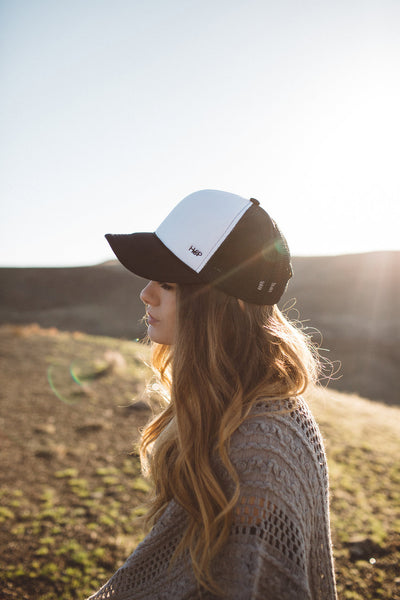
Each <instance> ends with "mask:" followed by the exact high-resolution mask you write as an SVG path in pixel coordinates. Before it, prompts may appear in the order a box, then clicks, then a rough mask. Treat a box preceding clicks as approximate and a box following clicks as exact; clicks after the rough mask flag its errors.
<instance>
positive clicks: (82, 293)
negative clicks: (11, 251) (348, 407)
mask: <svg viewBox="0 0 400 600" xmlns="http://www.w3.org/2000/svg"><path fill="white" fill-rule="evenodd" d="M293 262H294V277H293V280H292V281H291V282H290V284H289V287H288V290H287V292H286V294H285V295H284V297H283V299H282V302H281V306H285V305H287V306H288V305H291V304H292V303H293V298H295V299H296V310H290V311H289V316H290V317H293V318H296V317H297V314H298V315H299V318H300V319H301V320H304V321H305V324H306V325H309V326H311V327H315V328H316V329H317V330H319V332H320V333H321V335H322V347H323V348H327V349H328V350H329V353H326V352H323V355H324V356H327V357H328V358H329V359H330V360H332V361H340V362H341V365H342V368H341V371H340V378H339V379H337V380H335V381H333V382H332V385H333V386H334V387H335V388H337V389H340V390H343V391H348V392H357V393H360V394H361V395H363V396H366V397H368V398H376V399H379V400H381V401H384V402H386V403H388V404H400V394H399V389H400V385H399V384H400V370H399V364H400V320H399V318H398V304H399V300H398V299H399V298H400V252H376V253H367V254H355V255H346V256H325V257H297V258H296V257H295V258H294V260H293ZM144 284H145V281H144V280H143V279H141V278H139V277H135V276H134V275H132V274H131V273H129V272H128V271H127V270H126V269H124V268H123V267H122V266H120V265H119V264H118V263H117V262H109V263H105V264H103V265H97V266H93V267H79V268H65V269H54V268H48V269H44V268H41V269H0V323H19V324H27V323H38V324H39V325H41V326H42V327H52V326H54V327H57V328H58V329H62V330H66V331H83V332H86V333H92V334H96V335H109V336H114V337H121V338H125V339H135V338H139V337H141V336H142V335H143V333H144V327H143V325H142V324H141V323H140V318H141V317H142V315H143V306H142V303H141V302H140V300H139V298H138V295H139V291H140V290H141V289H142V287H143V286H144ZM297 311H298V312H297ZM320 337H321V336H320V335H319V334H318V333H317V334H316V335H315V339H316V340H317V341H319V340H320Z"/></svg>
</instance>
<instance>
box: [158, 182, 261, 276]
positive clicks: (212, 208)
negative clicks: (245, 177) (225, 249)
mask: <svg viewBox="0 0 400 600" xmlns="http://www.w3.org/2000/svg"><path fill="white" fill-rule="evenodd" d="M251 205H252V203H251V202H250V201H249V200H247V199H246V198H242V197H241V196H237V195H235V194H230V193H228V192H220V191H214V190H203V191H200V192H194V193H193V194H191V195H190V196H187V197H186V198H184V199H183V200H182V201H181V202H180V203H179V204H178V205H177V206H176V207H175V208H174V209H173V210H172V211H171V212H170V214H169V215H168V216H167V218H166V219H165V220H164V221H163V222H162V223H161V225H160V226H159V228H158V229H157V230H156V232H155V233H156V235H157V237H158V238H159V239H160V240H161V241H162V242H163V244H164V245H165V246H167V248H169V249H170V250H171V252H173V253H174V254H175V255H176V256H177V257H178V258H180V259H181V260H182V261H183V262H184V263H185V264H187V265H188V266H189V267H191V268H192V269H194V270H195V271H196V272H197V273H199V272H200V271H201V269H202V268H203V267H204V265H205V264H206V263H207V261H209V260H210V258H211V257H212V256H213V254H214V253H215V252H216V250H217V249H218V248H219V246H220V245H221V244H222V242H223V241H224V240H225V239H226V237H227V236H228V235H229V233H230V232H231V231H232V229H233V228H234V227H235V225H236V224H237V222H238V221H239V220H240V218H241V217H242V216H243V214H244V213H245V212H246V210H247V209H248V208H249V207H250V206H251Z"/></svg>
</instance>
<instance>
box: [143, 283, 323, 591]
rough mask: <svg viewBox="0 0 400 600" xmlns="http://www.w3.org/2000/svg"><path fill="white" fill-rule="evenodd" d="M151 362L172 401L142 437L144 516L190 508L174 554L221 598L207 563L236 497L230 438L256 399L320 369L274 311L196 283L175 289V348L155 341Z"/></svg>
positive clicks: (281, 395)
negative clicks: (146, 489)
mask: <svg viewBox="0 0 400 600" xmlns="http://www.w3.org/2000/svg"><path fill="white" fill-rule="evenodd" d="M152 363H153V368H154V370H155V371H156V373H157V375H158V377H159V380H160V382H161V384H162V385H163V387H164V389H166V390H167V394H168V395H169V402H168V404H167V406H166V408H165V409H164V410H163V412H161V414H159V415H158V416H157V417H156V418H155V419H154V420H153V421H152V422H151V423H150V424H149V425H148V426H147V427H146V429H145V430H144V432H143V434H142V440H141V459H142V464H143V466H144V469H145V472H147V473H148V474H149V475H150V476H151V478H152V479H153V482H154V489H155V492H154V496H153V498H152V500H151V504H150V509H149V514H148V520H149V523H150V524H154V523H155V522H156V521H157V520H158V518H159V517H160V516H161V515H162V513H163V512H164V510H165V508H166V506H167V504H168V502H169V501H170V500H171V499H172V498H174V499H175V501H176V502H177V503H178V504H179V505H180V506H182V507H183V508H184V509H185V511H186V513H187V517H188V520H187V528H186V530H185V533H184V536H183V538H182V540H181V542H180V544H179V546H178V548H177V550H176V552H175V555H174V557H175V558H176V557H177V556H178V555H179V554H180V553H181V552H183V551H185V550H188V551H189V554H190V558H191V562H192V566H193V570H194V573H195V576H196V578H197V580H198V582H199V584H201V585H202V586H204V587H205V588H207V589H208V590H210V591H212V592H214V593H216V594H219V593H220V592H221V590H219V588H218V586H217V585H216V583H215V581H214V579H213V576H212V572H211V565H212V561H213V558H214V557H215V556H216V555H217V554H218V553H219V552H220V551H221V549H222V548H223V545H224V543H225V541H226V540H227V537H228V535H229V530H230V526H231V523H232V517H233V511H234V507H235V504H236V503H237V501H238V498H239V493H240V486H239V479H238V476H237V473H236V471H235V469H234V467H233V465H232V463H231V461H230V459H229V454H228V452H229V440H230V438H231V436H232V434H233V433H234V432H235V430H236V429H237V428H238V427H239V425H240V424H241V423H242V422H243V421H244V419H246V417H247V416H248V414H249V411H250V409H251V407H252V405H253V404H254V403H255V402H256V400H257V399H260V398H263V399H264V400H268V399H271V400H273V399H274V400H276V399H286V398H295V397H296V396H298V395H299V394H302V393H303V392H304V391H305V389H306V387H307V386H308V384H309V383H310V382H311V381H312V380H314V379H315V377H316V375H317V369H318V363H317V360H316V357H315V354H314V352H313V350H312V347H311V344H310V341H309V339H308V338H307V336H305V335H304V333H302V331H301V330H299V329H298V328H297V327H295V326H294V325H292V324H291V323H289V321H288V320H287V319H286V318H285V317H284V316H283V314H282V313H281V312H280V310H279V309H278V308H277V306H258V305H254V304H248V303H245V302H239V301H238V300H237V299H236V298H233V297H231V296H228V295H226V294H225V293H224V292H221V291H219V290H217V289H215V288H211V287H201V288H200V287H199V286H193V285H182V286H178V287H177V317H176V331H175V343H174V344H173V345H172V346H164V345H159V344H154V345H153V355H152ZM216 453H217V454H218V455H219V458H220V459H221V460H222V462H223V464H224V465H225V467H226V469H227V470H228V472H229V474H230V476H231V478H232V481H233V483H234V493H233V494H232V495H230V496H227V495H226V493H225V492H224V490H223V489H222V487H221V484H220V482H219V481H218V477H217V476H216V474H215V470H214V468H213V464H215V461H213V456H215V454H216Z"/></svg>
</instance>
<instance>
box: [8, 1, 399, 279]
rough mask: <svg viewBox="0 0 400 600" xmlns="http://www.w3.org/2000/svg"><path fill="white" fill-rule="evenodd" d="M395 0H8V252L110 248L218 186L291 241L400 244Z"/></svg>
mask: <svg viewBox="0 0 400 600" xmlns="http://www.w3.org/2000/svg"><path fill="white" fill-rule="evenodd" d="M399 31H400V2H399V1H398V0H375V1H371V0H325V1H324V0H302V1H300V0H280V1H279V2H277V1H276V0H274V1H269V0H243V1H242V0H146V1H145V2H143V1H140V2H139V1H136V0H130V1H128V0H108V1H107V0H85V2H82V1H81V0H68V2H65V1H64V0H0V266H3V267H4V266H7V267H13V266H18V267H23V266H24V267H26V266H28V267H35V266H48V267H50V266H60V267H61V266H80V265H92V264H97V263H101V262H103V261H107V260H110V259H112V258H113V255H112V252H111V250H110V249H109V247H108V244H107V242H106V240H105V239H104V234H105V233H108V232H111V233H131V232H133V231H154V230H155V229H156V228H157V226H158V225H159V224H160V222H161V221H162V220H163V219H164V217H165V216H166V215H167V214H168V212H169V211H170V210H171V209H172V208H173V206H174V205H175V204H176V203H177V202H178V201H179V200H181V199H182V198H183V197H184V196H186V195H188V194H190V193H191V192H193V191H196V190H199V189H205V188H211V189H222V190H227V191H230V192H233V193H236V194H240V195H242V196H245V197H248V198H249V197H254V198H257V199H258V200H259V201H260V202H261V205H262V206H263V207H264V208H265V209H266V210H267V211H268V212H269V213H270V215H271V216H272V217H273V218H274V219H275V220H276V221H277V222H278V224H279V226H280V228H281V229H282V231H283V232H284V234H285V236H286V238H287V240H288V243H289V247H290V249H291V252H292V254H294V255H332V254H343V253H354V252H369V251H376V250H392V249H393V250H396V249H397V250H398V249H400V236H399V231H398V230H399V224H400V208H399V206H400V178H399V164H400V110H399V106H400V75H399V74H400V35H399Z"/></svg>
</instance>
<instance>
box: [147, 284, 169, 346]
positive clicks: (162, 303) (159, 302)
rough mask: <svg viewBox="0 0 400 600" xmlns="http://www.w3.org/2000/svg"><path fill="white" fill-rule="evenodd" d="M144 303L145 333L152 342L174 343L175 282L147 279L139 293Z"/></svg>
mask: <svg viewBox="0 0 400 600" xmlns="http://www.w3.org/2000/svg"><path fill="white" fill-rule="evenodd" d="M140 299H141V301H142V302H143V303H144V304H145V305H146V313H147V324H148V325H147V333H148V336H149V338H150V339H151V341H152V342H156V343H157V344H167V345H171V344H173V343H174V335H175V319H176V284H175V283H165V282H158V281H149V283H148V284H147V285H146V287H145V288H144V289H143V290H142V291H141V293H140Z"/></svg>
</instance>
